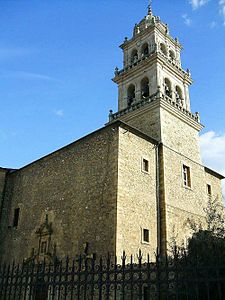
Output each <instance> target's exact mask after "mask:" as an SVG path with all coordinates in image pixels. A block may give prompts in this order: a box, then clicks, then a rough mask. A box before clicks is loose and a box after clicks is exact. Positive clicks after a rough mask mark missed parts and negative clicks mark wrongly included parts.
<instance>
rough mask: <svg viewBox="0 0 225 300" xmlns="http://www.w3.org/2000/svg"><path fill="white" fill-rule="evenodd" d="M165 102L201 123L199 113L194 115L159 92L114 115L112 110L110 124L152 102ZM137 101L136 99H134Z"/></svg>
mask: <svg viewBox="0 0 225 300" xmlns="http://www.w3.org/2000/svg"><path fill="white" fill-rule="evenodd" d="M158 99H160V100H163V101H166V102H167V103H169V104H170V105H171V106H173V107H174V108H175V109H177V110H179V111H180V112H181V113H183V114H184V115H186V116H188V117H190V118H192V119H193V120H194V121H196V122H198V123H200V116H199V113H198V112H196V113H195V114H193V113H192V112H190V111H189V110H187V109H186V108H184V107H183V106H182V105H181V104H178V103H177V102H176V101H174V100H173V99H172V98H170V97H168V96H166V95H165V94H163V93H161V92H157V93H155V94H153V95H151V96H150V97H148V98H145V99H142V100H141V101H138V102H134V103H133V104H132V105H130V106H128V107H126V108H125V109H122V110H120V111H118V112H116V113H113V111H112V110H110V112H109V122H112V121H114V120H116V119H118V118H120V117H122V116H124V115H126V114H127V113H129V112H132V111H135V110H137V109H139V108H141V107H143V106H146V105H148V104H151V103H152V102H154V101H156V100H158ZM134 101H135V99H134Z"/></svg>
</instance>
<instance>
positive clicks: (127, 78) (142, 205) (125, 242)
mask: <svg viewBox="0 0 225 300" xmlns="http://www.w3.org/2000/svg"><path fill="white" fill-rule="evenodd" d="M121 48H122V49H123V51H124V66H123V67H124V69H123V70H121V71H119V70H118V69H116V72H115V78H114V79H113V80H114V82H116V83H117V84H118V88H119V111H118V112H117V113H115V114H113V113H112V112H111V113H110V122H109V123H108V124H107V125H106V126H105V127H103V128H101V129H100V130H98V131H95V132H93V133H91V134H89V135H87V136H86V137H84V138H82V139H80V140H78V141H76V142H74V143H72V144H70V145H68V146H66V147H64V148H62V149H59V150H58V151H56V152H54V153H52V154H50V155H48V156H46V157H43V158H41V159H40V160H38V161H36V162H33V163H31V164H29V165H27V166H25V167H23V168H21V169H19V170H7V169H0V201H1V208H0V209H1V211H0V260H5V261H11V260H12V259H16V260H17V261H19V260H22V259H23V258H26V259H32V258H33V259H36V260H40V259H43V258H46V259H48V260H51V259H54V258H56V257H57V258H63V257H65V256H66V255H68V256H74V255H76V254H80V253H81V254H82V255H84V256H85V257H89V258H91V257H93V256H94V254H97V255H106V254H107V253H108V252H109V253H110V254H113V255H114V254H116V255H121V253H122V252H123V251H124V250H125V251H126V253H127V255H130V254H136V253H137V252H138V251H139V249H141V250H142V251H143V254H144V256H145V257H146V255H147V254H148V253H149V254H150V255H153V253H154V252H155V251H156V248H157V247H158V249H159V251H160V252H161V253H162V254H165V253H166V251H167V250H168V249H169V248H170V246H171V242H172V241H173V240H174V239H175V240H176V242H177V243H178V244H184V245H185V243H186V242H187V238H188V237H189V236H190V234H191V230H190V226H189V224H188V219H192V220H194V221H195V222H197V223H203V224H204V217H205V211H204V208H205V207H206V205H207V202H208V199H209V197H211V198H213V199H218V201H219V203H221V204H222V188H221V179H223V176H222V175H220V174H218V173H216V172H214V171H212V170H210V169H208V168H206V167H204V166H203V165H202V162H201V156H200V150H199V137H198V134H199V131H200V130H201V129H202V125H201V123H200V119H199V115H198V114H192V113H191V111H190V100H189V92H188V86H189V85H190V84H191V83H192V80H191V78H190V72H189V71H184V70H183V69H182V68H181V61H180V50H181V45H180V44H179V42H178V41H177V40H176V39H175V40H174V39H173V38H172V37H170V35H169V33H168V27H167V25H165V24H163V23H162V22H161V21H160V19H159V18H158V17H155V16H153V15H152V13H151V10H150V11H149V13H148V15H147V16H146V17H145V18H144V19H143V20H142V21H141V22H140V23H139V25H136V26H135V28H134V35H133V37H132V39H131V40H128V39H126V40H125V42H124V44H123V45H121ZM209 191H210V193H209Z"/></svg>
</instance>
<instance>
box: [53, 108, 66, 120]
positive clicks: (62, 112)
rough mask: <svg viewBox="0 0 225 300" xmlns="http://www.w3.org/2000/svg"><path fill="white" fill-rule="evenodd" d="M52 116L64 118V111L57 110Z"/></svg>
mask: <svg viewBox="0 0 225 300" xmlns="http://www.w3.org/2000/svg"><path fill="white" fill-rule="evenodd" d="M54 114H55V115H56V116H58V117H60V118H62V117H63V116H64V111H63V110H62V109H58V110H55V111H54Z"/></svg>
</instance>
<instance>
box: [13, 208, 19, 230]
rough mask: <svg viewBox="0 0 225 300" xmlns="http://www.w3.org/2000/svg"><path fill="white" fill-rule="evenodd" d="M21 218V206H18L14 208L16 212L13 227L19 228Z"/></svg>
mask: <svg viewBox="0 0 225 300" xmlns="http://www.w3.org/2000/svg"><path fill="white" fill-rule="evenodd" d="M19 219H20V208H19V207H17V208H15V209H14V214H13V224H12V227H13V228H17V227H18V225H19Z"/></svg>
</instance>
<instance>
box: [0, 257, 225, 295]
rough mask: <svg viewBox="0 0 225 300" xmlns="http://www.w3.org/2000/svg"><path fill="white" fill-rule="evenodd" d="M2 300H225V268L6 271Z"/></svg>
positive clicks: (126, 262) (110, 261)
mask: <svg viewBox="0 0 225 300" xmlns="http://www.w3.org/2000/svg"><path fill="white" fill-rule="evenodd" d="M0 299H1V300H11V299H16V300H20V299H23V300H27V299H30V300H31V299H32V300H47V299H48V300H50V299H51V300H59V299H60V300H61V299H70V300H72V299H86V300H89V299H90V300H91V299H106V300H107V299H123V300H140V299H141V300H148V299H153V300H154V299H160V300H164V299H182V300H183V299H185V300H195V299H196V300H199V299H200V300H217V299H218V300H222V299H225V266H224V265H219V264H217V265H209V266H201V265H198V263H196V262H190V261H188V260H186V259H185V258H184V259H182V260H181V259H178V258H176V257H175V258H173V259H169V258H164V259H160V257H159V256H156V259H155V260H154V261H150V259H149V257H148V258H147V260H146V261H143V258H142V255H141V253H139V255H138V256H137V257H135V262H134V257H132V256H131V257H129V258H127V257H126V256H125V254H123V256H122V257H121V258H120V259H119V260H117V258H112V257H110V256H108V257H107V258H106V259H103V258H100V259H98V260H96V259H85V258H83V257H82V256H80V257H78V258H77V259H73V260H70V259H68V258H67V259H65V260H64V261H54V262H52V263H46V262H45V261H44V260H43V261H42V263H39V264H36V263H35V262H34V261H33V262H29V263H26V262H24V263H23V264H20V265H16V264H15V263H13V264H12V265H6V264H4V265H2V266H0Z"/></svg>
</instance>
